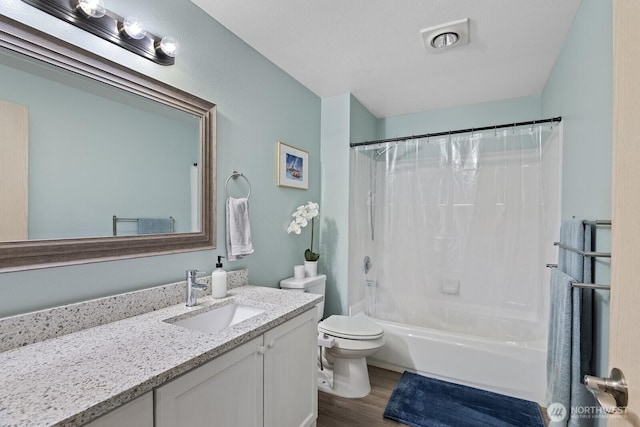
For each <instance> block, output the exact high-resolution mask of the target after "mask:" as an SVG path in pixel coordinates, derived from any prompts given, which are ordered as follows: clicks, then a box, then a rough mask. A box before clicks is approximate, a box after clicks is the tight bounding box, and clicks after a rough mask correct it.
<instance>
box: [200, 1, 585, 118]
mask: <svg viewBox="0 0 640 427" xmlns="http://www.w3.org/2000/svg"><path fill="white" fill-rule="evenodd" d="M192 1H193V3H195V4H197V5H198V6H200V7H201V8H202V9H203V10H204V11H206V12H207V13H208V14H209V15H211V16H212V17H213V18H215V19H216V20H217V21H218V22H220V23H221V24H222V25H224V26H225V27H227V28H228V29H229V30H230V31H231V32H233V33H235V34H236V35H237V36H238V37H240V38H241V39H242V40H244V41H245V42H246V43H247V44H249V45H250V46H252V47H253V48H255V49H256V50H257V51H258V52H260V53H261V54H262V55H264V56H265V57H266V58H268V59H269V60H271V61H272V62H273V63H274V64H276V65H277V66H279V67H280V68H282V69H283V70H284V71H285V72H287V73H288V74H290V75H291V76H292V77H294V78H295V79H296V80H298V81H299V82H300V83H302V84H303V85H304V86H306V87H307V88H309V89H310V90H311V91H313V92H314V93H315V94H317V95H318V96H319V97H322V98H324V97H330V96H334V95H341V94H345V93H352V94H353V95H354V96H355V97H356V98H357V99H358V100H359V101H360V102H361V103H362V104H363V105H364V106H365V107H366V108H367V109H369V111H371V112H372V113H373V114H374V115H375V116H376V117H391V116H396V115H401V114H408V113H415V112H419V111H428V110H434V109H440V108H446V107H453V106H458V105H467V104H475V103H480V102H487V101H494V100H500V99H507V98H514V97H519V96H529V95H539V94H540V93H541V91H542V89H543V87H544V84H545V82H546V80H547V77H548V75H549V72H550V71H551V68H552V66H553V64H554V62H555V60H556V58H557V56H558V53H559V52H560V49H561V47H562V45H563V43H564V39H565V37H566V35H567V32H568V30H569V27H570V26H571V23H572V21H573V18H574V16H575V14H576V12H577V10H578V8H579V6H580V2H581V0H242V1H238V0H192ZM463 18H469V28H470V42H469V44H468V45H466V46H461V47H456V48H453V49H450V50H446V51H442V52H438V53H435V54H434V53H428V52H427V51H426V49H425V48H424V46H423V44H422V39H421V36H420V30H421V29H423V28H428V27H433V26H436V25H440V24H445V23H447V22H451V21H455V20H459V19H463Z"/></svg>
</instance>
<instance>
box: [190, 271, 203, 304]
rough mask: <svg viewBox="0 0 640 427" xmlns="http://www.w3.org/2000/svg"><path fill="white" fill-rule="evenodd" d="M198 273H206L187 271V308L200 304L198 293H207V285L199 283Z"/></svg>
mask: <svg viewBox="0 0 640 427" xmlns="http://www.w3.org/2000/svg"><path fill="white" fill-rule="evenodd" d="M198 273H206V271H201V270H187V271H186V274H187V307H193V306H194V305H196V304H197V303H198V293H197V292H196V291H205V290H206V289H207V285H206V284H204V283H198V281H197V280H196V275H197V274H198Z"/></svg>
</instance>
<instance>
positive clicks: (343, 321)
mask: <svg viewBox="0 0 640 427" xmlns="http://www.w3.org/2000/svg"><path fill="white" fill-rule="evenodd" d="M318 330H319V331H320V332H323V333H325V334H329V335H332V336H334V337H338V338H347V339H352V340H355V339H361V340H374V339H377V338H380V337H381V336H382V335H383V334H384V329H382V327H381V326H379V325H377V324H375V323H373V322H371V321H369V320H366V319H360V318H358V317H349V316H339V315H335V314H334V315H333V316H329V317H327V318H326V319H324V320H323V321H322V322H320V323H319V324H318Z"/></svg>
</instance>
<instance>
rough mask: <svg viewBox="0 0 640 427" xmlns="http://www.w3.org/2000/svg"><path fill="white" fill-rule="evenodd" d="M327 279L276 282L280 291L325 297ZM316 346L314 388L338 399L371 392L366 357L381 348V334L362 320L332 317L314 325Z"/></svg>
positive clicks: (324, 277) (382, 336) (320, 311)
mask: <svg viewBox="0 0 640 427" xmlns="http://www.w3.org/2000/svg"><path fill="white" fill-rule="evenodd" d="M326 282H327V276H325V275H324V274H319V275H317V276H314V277H305V278H304V279H295V278H293V277H292V278H289V279H284V280H282V281H280V288H282V289H287V290H296V291H299V292H309V293H312V294H320V295H323V296H324V294H325V289H326ZM316 307H317V309H318V319H322V315H323V312H324V301H323V302H321V303H319V304H318V305H317V306H316ZM318 344H319V345H320V346H321V348H322V349H323V350H324V351H323V354H322V360H323V365H324V366H323V370H322V371H320V372H319V375H318V387H319V389H320V390H322V391H325V392H327V393H331V394H335V395H337V396H341V397H353V398H356V397H364V396H366V395H368V394H369V393H370V392H371V385H370V383H369V373H368V371H367V359H366V358H367V356H371V355H372V354H374V353H375V352H376V351H378V350H379V349H380V348H381V347H382V346H383V345H384V330H383V329H382V327H381V326H379V325H377V324H375V323H373V322H371V321H368V320H366V319H361V318H356V317H349V316H339V315H333V316H329V317H328V318H326V319H325V320H323V321H321V322H320V323H318Z"/></svg>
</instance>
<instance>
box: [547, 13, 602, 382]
mask: <svg viewBox="0 0 640 427" xmlns="http://www.w3.org/2000/svg"><path fill="white" fill-rule="evenodd" d="M612 57H613V9H612V2H611V1H610V0H583V1H582V5H581V7H580V9H579V10H578V13H577V15H576V17H575V19H574V22H573V25H572V27H571V30H570V32H569V34H568V35H567V39H566V41H565V44H564V46H563V49H562V51H561V52H560V55H559V56H558V59H557V61H556V63H555V65H554V67H553V70H552V72H551V75H550V76H549V79H548V80H547V84H546V86H545V88H544V91H543V93H542V106H541V111H542V114H543V115H548V116H552V115H562V117H563V122H564V129H563V131H564V136H563V144H564V150H563V187H562V215H563V218H571V217H572V216H575V217H577V218H590V219H610V218H611V146H612V133H613V125H612V122H613V66H612ZM610 237H611V236H610V230H608V229H606V228H599V229H598V232H597V236H596V241H597V242H598V247H597V249H598V250H600V251H603V252H609V251H610V250H611V246H610ZM595 279H596V282H597V283H609V282H610V276H609V263H608V262H606V261H603V260H602V259H599V260H598V261H597V263H596V277H595ZM594 309H595V313H594V314H595V321H594V325H595V331H594V339H595V345H594V350H595V362H596V367H597V371H596V374H597V375H605V374H608V372H609V369H608V351H609V292H607V291H597V292H596V293H595V303H594ZM605 376H608V375H605Z"/></svg>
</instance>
